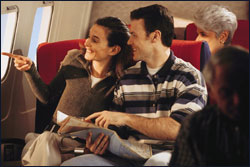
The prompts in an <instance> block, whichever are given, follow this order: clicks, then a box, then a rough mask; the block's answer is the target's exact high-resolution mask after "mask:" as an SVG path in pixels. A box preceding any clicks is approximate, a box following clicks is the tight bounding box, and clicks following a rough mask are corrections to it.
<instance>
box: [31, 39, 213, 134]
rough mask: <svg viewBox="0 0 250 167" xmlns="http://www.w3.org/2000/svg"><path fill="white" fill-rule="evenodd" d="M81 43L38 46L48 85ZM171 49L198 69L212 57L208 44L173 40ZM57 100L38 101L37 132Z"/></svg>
mask: <svg viewBox="0 0 250 167" xmlns="http://www.w3.org/2000/svg"><path fill="white" fill-rule="evenodd" d="M79 42H81V43H82V44H83V43H84V42H85V40H84V39H75V40H65V41H59V42H53V43H42V44H40V45H39V46H38V48H37V66H38V72H39V74H40V76H41V78H42V80H43V81H44V82H45V83H46V84H49V83H50V81H51V80H52V79H53V78H54V77H55V75H56V73H57V71H58V69H59V67H60V62H61V61H62V60H63V59H64V57H65V56H66V54H67V52H68V51H69V50H71V49H79ZM171 49H172V50H173V51H174V53H175V55H176V56H177V57H179V58H182V59H183V60H185V61H188V62H190V63H191V64H193V66H194V67H196V68H197V69H202V68H203V67H204V65H205V62H206V61H207V60H208V58H209V57H210V51H209V48H208V44H207V43H206V42H201V41H185V40H173V43H172V46H171ZM56 100H57V101H55V103H54V104H50V105H44V104H42V103H41V102H39V101H38V100H37V105H36V107H37V108H36V121H35V122H36V127H35V132H37V133H41V132H43V130H44V128H45V127H46V125H48V124H49V122H50V121H51V119H52V115H53V113H54V111H55V109H56V106H57V102H58V101H59V98H58V99H56Z"/></svg>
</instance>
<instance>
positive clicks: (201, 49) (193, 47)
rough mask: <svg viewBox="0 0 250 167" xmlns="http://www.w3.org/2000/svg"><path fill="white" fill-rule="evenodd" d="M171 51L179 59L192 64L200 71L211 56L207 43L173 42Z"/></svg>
mask: <svg viewBox="0 0 250 167" xmlns="http://www.w3.org/2000/svg"><path fill="white" fill-rule="evenodd" d="M171 49H172V50H173V52H174V54H175V55H176V56H177V57H179V58H181V59H183V60H185V61H187V62H190V63H191V64H192V65H193V66H194V67H196V68H197V69H199V70H200V71H201V70H202V69H203V68H204V66H205V64H206V62H207V60H208V59H209V57H210V56H211V53H210V51H209V46H208V44H207V42H205V41H187V40H173V43H172V46H171Z"/></svg>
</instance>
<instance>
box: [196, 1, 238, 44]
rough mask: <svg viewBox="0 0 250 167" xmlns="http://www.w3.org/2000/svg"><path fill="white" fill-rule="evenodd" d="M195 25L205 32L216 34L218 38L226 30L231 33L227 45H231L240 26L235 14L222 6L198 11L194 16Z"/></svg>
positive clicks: (213, 6) (207, 7) (208, 7)
mask: <svg viewBox="0 0 250 167" xmlns="http://www.w3.org/2000/svg"><path fill="white" fill-rule="evenodd" d="M194 23H195V24H196V26H198V27H199V28H201V29H202V30H204V31H213V32H215V33H216V37H219V36H220V34H221V33H222V32H223V31H225V30H227V31H229V35H228V38H227V40H226V41H225V43H224V44H225V45H228V44H230V43H231V41H232V38H233V35H234V32H235V30H236V29H237V26H238V23H237V17H236V16H235V14H234V13H233V12H232V11H230V10H229V9H228V8H226V7H224V6H220V5H211V6H206V7H203V8H200V9H198V10H197V12H196V13H195V15H194Z"/></svg>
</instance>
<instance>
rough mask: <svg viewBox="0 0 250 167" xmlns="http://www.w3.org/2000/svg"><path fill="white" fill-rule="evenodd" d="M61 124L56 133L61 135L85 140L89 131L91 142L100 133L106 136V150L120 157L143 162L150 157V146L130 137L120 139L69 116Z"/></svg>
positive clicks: (111, 131)
mask: <svg viewBox="0 0 250 167" xmlns="http://www.w3.org/2000/svg"><path fill="white" fill-rule="evenodd" d="M61 124H62V125H61V127H60V129H59V130H58V133H59V134H61V135H67V136H73V137H78V138H81V139H86V138H87V136H88V133H89V132H90V131H91V132H92V134H93V135H92V141H94V140H95V139H96V138H97V137H98V136H99V134H100V133H104V134H105V135H108V136H109V140H110V143H109V146H108V150H109V151H110V152H112V153H113V154H115V155H118V156H120V157H124V158H128V159H137V160H138V159H142V160H145V159H148V158H150V157H151V156H152V148H151V146H150V145H147V144H144V143H140V142H138V141H137V140H136V139H135V138H134V137H132V136H130V137H129V138H128V139H127V140H126V139H121V138H120V137H119V136H118V134H117V133H116V132H115V131H113V130H110V129H107V128H101V127H99V126H96V125H95V124H93V123H90V122H86V121H84V120H83V119H79V118H76V117H71V116H68V117H67V118H65V119H64V120H63V121H62V122H61Z"/></svg>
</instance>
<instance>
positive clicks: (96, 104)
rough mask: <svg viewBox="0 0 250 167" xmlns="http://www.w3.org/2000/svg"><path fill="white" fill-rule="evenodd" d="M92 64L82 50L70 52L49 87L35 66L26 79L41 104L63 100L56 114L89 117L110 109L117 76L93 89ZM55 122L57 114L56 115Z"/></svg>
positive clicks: (112, 75)
mask: <svg viewBox="0 0 250 167" xmlns="http://www.w3.org/2000/svg"><path fill="white" fill-rule="evenodd" d="M89 67H90V63H89V62H88V61H86V60H85V59H84V57H83V55H81V53H80V51H79V50H76V49H74V50H70V51H69V52H68V54H67V55H66V57H65V58H64V60H63V61H62V62H61V66H60V69H59V71H58V73H57V75H56V76H55V78H54V79H53V80H52V81H51V82H50V84H49V85H46V84H45V83H44V82H43V81H42V80H41V78H40V76H39V74H38V72H37V70H36V68H35V65H34V63H33V65H32V67H31V69H30V70H28V71H26V72H25V76H26V78H27V80H28V82H29V84H30V86H31V88H32V91H33V92H34V94H35V96H36V97H37V99H39V101H41V102H42V103H44V104H48V103H50V101H53V100H54V99H55V98H57V97H60V100H59V103H58V105H57V108H56V111H58V110H59V111H61V112H63V113H65V114H67V115H71V116H77V117H86V116H88V115H90V114H92V113H94V112H97V111H102V110H106V109H109V106H110V105H111V103H112V99H113V90H114V87H115V82H116V77H115V74H114V72H113V71H110V72H109V73H108V74H107V76H106V78H105V79H103V80H102V81H100V82H98V83H97V84H96V85H95V86H94V87H92V88H91V78H90V68H89ZM53 117H54V119H53V120H54V121H56V120H55V118H56V112H55V113H54V116H53Z"/></svg>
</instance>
